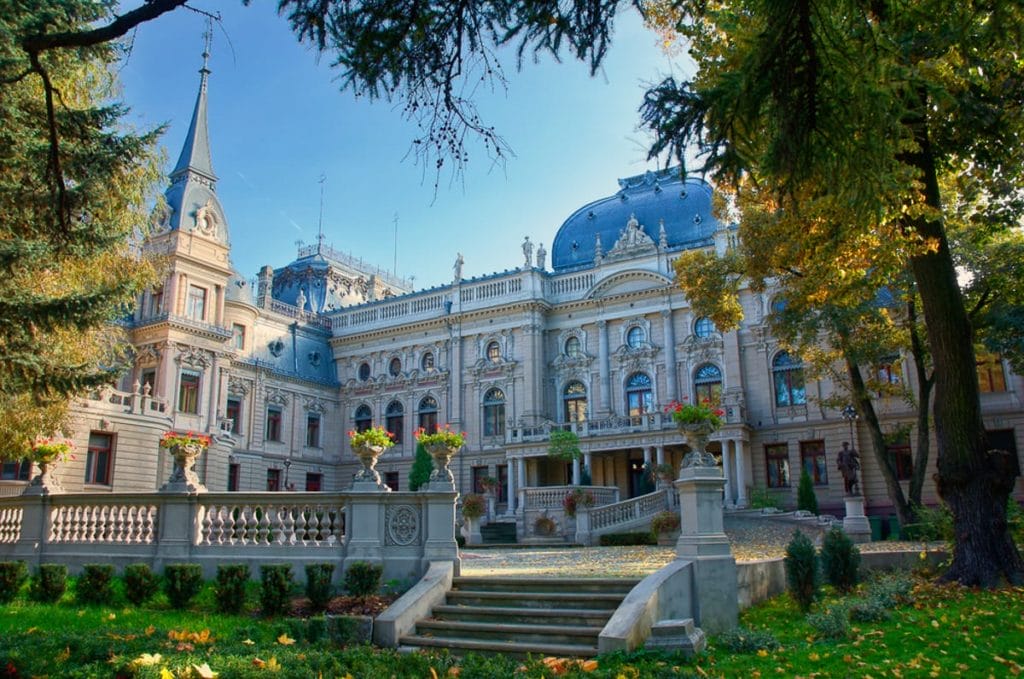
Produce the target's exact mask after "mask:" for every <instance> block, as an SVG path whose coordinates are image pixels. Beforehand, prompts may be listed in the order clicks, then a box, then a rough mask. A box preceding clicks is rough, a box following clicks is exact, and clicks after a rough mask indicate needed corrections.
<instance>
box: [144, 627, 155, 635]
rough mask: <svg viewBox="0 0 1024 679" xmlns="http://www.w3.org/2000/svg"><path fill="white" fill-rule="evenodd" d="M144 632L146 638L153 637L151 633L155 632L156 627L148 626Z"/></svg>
mask: <svg viewBox="0 0 1024 679" xmlns="http://www.w3.org/2000/svg"><path fill="white" fill-rule="evenodd" d="M145 632H146V636H147V637H151V636H153V633H154V632H156V627H153V626H152V625H150V626H149V627H147V628H146V629H145Z"/></svg>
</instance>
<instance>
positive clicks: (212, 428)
mask: <svg viewBox="0 0 1024 679" xmlns="http://www.w3.org/2000/svg"><path fill="white" fill-rule="evenodd" d="M219 363H220V360H219V357H218V356H217V352H216V351H215V352H213V362H212V363H211V364H210V378H209V383H210V389H209V393H208V394H207V395H208V397H209V399H210V407H209V409H208V410H207V416H206V431H209V432H216V431H217V404H218V403H219V401H220V365H219Z"/></svg>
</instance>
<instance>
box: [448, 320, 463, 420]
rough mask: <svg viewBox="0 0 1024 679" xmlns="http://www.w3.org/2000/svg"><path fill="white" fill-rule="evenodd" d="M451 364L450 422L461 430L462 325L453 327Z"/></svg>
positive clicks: (450, 350)
mask: <svg viewBox="0 0 1024 679" xmlns="http://www.w3.org/2000/svg"><path fill="white" fill-rule="evenodd" d="M449 347H450V349H449V353H450V356H449V362H450V365H451V368H450V370H451V379H450V381H449V385H450V386H449V389H451V393H450V394H449V397H448V398H449V401H451V414H450V416H449V418H448V421H449V422H450V423H451V425H452V427H454V428H455V429H459V428H460V427H461V425H462V324H461V323H455V324H453V325H452V327H451V342H450V343H449Z"/></svg>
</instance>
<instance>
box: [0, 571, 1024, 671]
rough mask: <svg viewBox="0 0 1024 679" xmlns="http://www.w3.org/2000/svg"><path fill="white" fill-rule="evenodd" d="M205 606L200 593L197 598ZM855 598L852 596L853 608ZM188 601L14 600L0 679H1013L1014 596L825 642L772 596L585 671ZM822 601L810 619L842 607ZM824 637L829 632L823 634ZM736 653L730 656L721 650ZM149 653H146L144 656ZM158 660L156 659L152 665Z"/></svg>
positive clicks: (923, 610)
mask: <svg viewBox="0 0 1024 679" xmlns="http://www.w3.org/2000/svg"><path fill="white" fill-rule="evenodd" d="M204 594H205V592H204ZM864 594H865V587H864V586H861V587H860V588H859V589H858V590H857V591H856V592H854V594H853V596H854V597H863V596H864ZM207 601H208V600H207V599H205V598H204V596H203V595H201V596H200V597H199V600H198V601H197V603H196V605H195V607H194V608H193V609H192V610H190V611H184V612H182V611H173V610H170V609H168V608H166V605H165V604H162V603H161V602H160V601H159V600H158V601H157V602H155V604H153V605H152V606H147V607H143V608H134V607H130V606H125V605H115V606H96V607H85V606H80V605H78V604H76V603H74V601H73V599H72V597H71V596H70V595H68V596H65V598H64V599H63V600H62V601H61V602H60V603H58V604H57V605H52V606H50V605H38V604H33V603H30V602H28V601H26V600H25V598H24V596H23V595H22V596H20V597H19V598H18V599H17V600H16V601H15V602H13V603H12V604H10V605H7V606H2V607H0V639H2V640H3V643H0V677H4V676H25V677H28V676H50V677H58V676H59V677H160V678H161V679H167V678H168V677H201V676H209V675H208V674H207V669H209V671H210V672H215V673H217V676H218V677H219V679H230V678H233V677H259V676H267V677H270V676H273V677H282V678H284V677H297V678H298V677H321V676H322V677H346V676H351V677H353V679H359V678H361V677H382V678H386V677H425V678H426V677H433V676H437V677H444V676H445V675H448V676H456V675H457V676H459V677H461V679H476V678H480V679H483V678H491V677H529V678H539V677H552V676H554V675H555V674H556V670H560V671H561V672H562V673H561V676H565V677H583V676H587V677H610V678H615V679H618V677H623V678H625V679H632V678H634V677H636V678H639V677H644V678H647V677H673V676H715V677H718V676H722V677H736V676H743V677H752V678H756V677H769V676H772V677H774V676H778V677H794V676H803V677H810V676H821V677H846V676H856V677H869V676H870V677H897V678H902V677H939V676H941V677H947V676H950V677H954V676H964V677H988V676H992V677H1010V676H1015V675H1018V674H1019V673H1020V672H1021V670H1022V669H1024V588H1021V587H1016V588H1004V589H1001V590H997V591H977V590H969V589H963V588H960V587H956V586H939V585H936V584H934V583H933V582H928V581H924V580H916V581H915V584H914V587H913V590H912V594H911V597H910V602H909V603H903V604H901V605H899V606H897V607H896V608H895V609H893V610H892V611H891V617H890V618H889V619H888V620H884V621H882V622H874V623H857V622H851V623H849V628H848V631H847V633H848V636H846V637H845V638H839V639H830V638H825V635H824V633H823V632H822V631H820V628H819V629H817V630H816V629H815V628H813V627H811V626H810V625H809V624H808V622H807V620H808V619H807V618H806V617H805V616H804V615H802V614H801V613H800V611H799V609H798V608H797V606H796V604H795V603H794V602H793V601H792V600H791V599H790V598H789V597H788V596H781V597H777V598H775V599H772V600H770V601H767V602H765V603H763V604H761V605H759V606H756V607H754V608H752V609H750V610H749V611H746V612H745V613H744V614H743V615H742V616H741V621H740V622H741V625H742V626H743V627H744V628H746V629H749V630H751V631H752V632H751V634H750V638H751V639H753V640H755V641H756V639H757V637H759V636H760V637H761V638H762V640H763V639H768V640H769V641H772V640H774V642H775V643H767V644H766V643H747V644H739V645H738V644H736V643H735V639H732V640H730V639H728V638H726V637H712V638H711V639H710V642H709V645H708V649H707V651H706V652H705V653H704V654H702V655H701V656H699V657H698V658H696V659H694V660H687V659H685V658H682V657H681V656H673V655H663V654H659V653H647V652H638V653H632V654H613V655H610V656H603V657H601V658H599V659H598V661H597V664H596V668H594V667H593V666H588V668H587V669H589V670H590V671H589V672H588V671H585V670H584V668H583V667H581V666H573V665H571V664H568V665H565V666H563V667H561V668H558V667H552V664H553V661H552V660H548V661H547V663H545V662H544V661H543V660H542V659H540V658H537V659H533V660H531V661H528V662H522V661H517V660H512V659H509V658H503V657H491V658H488V657H480V656H470V657H467V658H462V659H455V658H452V657H450V656H447V655H445V654H418V653H416V654H406V655H399V654H396V653H394V652H393V651H390V650H380V649H374V648H371V647H369V646H354V647H353V646H350V647H348V648H341V646H340V645H339V643H338V642H337V637H335V636H334V635H333V632H332V630H331V629H329V628H328V627H329V626H326V625H325V623H324V621H323V620H322V619H317V618H313V619H310V620H307V621H298V620H294V619H269V620H268V619H262V618H259V617H256V616H254V615H252V614H244V615H238V616H233V615H218V614H216V613H213V612H212V611H211V610H210V607H209V603H208V602H207ZM849 603H850V599H849V598H840V597H838V596H837V595H835V594H834V593H833V594H827V595H826V597H825V598H824V599H823V600H821V601H819V602H817V603H816V604H815V605H814V608H813V609H812V612H815V613H819V614H820V613H823V612H827V611H829V610H830V609H834V608H835V607H837V606H842V605H849ZM833 631H834V630H833ZM730 649H736V650H730ZM147 654H148V655H147ZM157 654H159V657H157Z"/></svg>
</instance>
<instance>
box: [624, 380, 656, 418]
mask: <svg viewBox="0 0 1024 679" xmlns="http://www.w3.org/2000/svg"><path fill="white" fill-rule="evenodd" d="M641 377H642V378H643V379H644V380H646V382H647V383H646V385H642V384H640V383H639V381H638V380H639V378H641ZM634 401H635V403H634ZM652 412H654V380H652V379H651V376H650V375H648V374H647V373H645V372H642V371H638V372H635V373H633V374H632V375H630V376H629V379H628V380H626V414H627V415H628V416H629V417H642V416H644V415H646V414H648V413H652Z"/></svg>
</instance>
